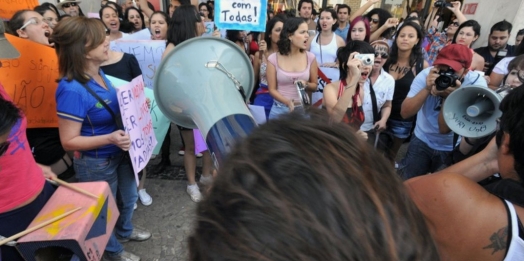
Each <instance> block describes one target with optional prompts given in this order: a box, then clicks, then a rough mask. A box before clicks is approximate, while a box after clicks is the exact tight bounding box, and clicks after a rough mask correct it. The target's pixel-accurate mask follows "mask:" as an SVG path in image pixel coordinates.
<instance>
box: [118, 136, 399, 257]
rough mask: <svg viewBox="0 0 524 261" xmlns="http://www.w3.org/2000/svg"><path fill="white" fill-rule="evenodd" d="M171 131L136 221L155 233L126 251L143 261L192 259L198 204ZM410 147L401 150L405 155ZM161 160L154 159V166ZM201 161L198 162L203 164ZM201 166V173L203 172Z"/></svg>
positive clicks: (151, 176) (140, 225) (179, 144)
mask: <svg viewBox="0 0 524 261" xmlns="http://www.w3.org/2000/svg"><path fill="white" fill-rule="evenodd" d="M172 129H173V131H172V133H171V142H172V144H171V149H172V151H171V164H172V166H171V167H169V168H167V169H166V170H165V171H164V172H163V173H160V174H156V175H155V174H153V173H152V171H149V173H148V180H147V183H146V189H147V192H148V193H149V194H150V195H151V196H152V197H153V204H152V205H151V206H148V207H146V206H143V205H142V204H140V203H138V209H137V210H136V211H135V215H134V217H133V222H134V224H135V226H137V227H139V228H144V229H147V230H149V231H151V232H152V233H153V237H152V238H151V239H149V240H148V241H145V242H141V243H137V242H129V243H124V246H125V247H126V250H128V251H130V252H132V253H135V254H137V255H139V256H141V257H142V260H143V261H183V260H187V259H188V244H187V237H188V235H189V234H190V233H191V228H192V225H193V220H194V211H195V208H196V204H195V203H193V202H192V201H191V199H190V198H189V196H188V195H187V194H186V180H185V172H184V168H183V165H184V164H183V157H181V156H179V155H178V154H177V150H178V148H180V146H181V140H180V136H179V134H178V130H177V128H172ZM405 150H406V146H405V145H404V146H403V147H402V148H401V151H400V152H399V158H400V157H402V155H404V153H405ZM159 160H160V159H158V158H157V159H154V160H152V161H151V162H150V166H154V165H155V164H157V163H158V162H159ZM201 164H202V162H201V160H198V162H197V165H198V166H201ZM200 170H201V169H200V167H198V168H197V175H198V173H199V172H200Z"/></svg>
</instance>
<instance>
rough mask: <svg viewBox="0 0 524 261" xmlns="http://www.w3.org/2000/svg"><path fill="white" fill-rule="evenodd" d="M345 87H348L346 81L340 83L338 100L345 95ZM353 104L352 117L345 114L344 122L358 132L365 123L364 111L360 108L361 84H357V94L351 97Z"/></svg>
mask: <svg viewBox="0 0 524 261" xmlns="http://www.w3.org/2000/svg"><path fill="white" fill-rule="evenodd" d="M344 86H346V80H342V81H340V85H339V87H338V98H340V97H341V96H342V94H343V93H344ZM351 100H352V102H353V104H352V105H351V115H348V114H347V113H344V118H342V121H343V122H344V123H346V124H349V125H350V126H353V127H354V128H356V129H357V130H358V129H360V125H362V123H363V122H364V110H363V109H362V107H359V106H358V100H360V84H357V89H356V90H355V94H353V96H352V97H351Z"/></svg>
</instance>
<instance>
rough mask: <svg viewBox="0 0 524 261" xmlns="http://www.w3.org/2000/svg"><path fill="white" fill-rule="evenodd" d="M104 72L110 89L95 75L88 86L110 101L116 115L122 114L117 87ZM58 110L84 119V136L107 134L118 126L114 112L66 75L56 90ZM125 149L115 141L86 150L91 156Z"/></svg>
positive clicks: (64, 116) (69, 117)
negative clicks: (104, 86)
mask: <svg viewBox="0 0 524 261" xmlns="http://www.w3.org/2000/svg"><path fill="white" fill-rule="evenodd" d="M100 75H101V76H102V79H104V82H105V83H106V86H107V88H108V89H109V90H106V89H104V88H103V87H102V86H100V85H99V84H98V83H97V82H96V81H95V80H93V79H91V80H89V82H88V83H87V86H88V87H89V88H91V89H92V90H93V91H94V92H95V93H96V94H98V96H100V98H102V99H103V100H104V101H105V102H106V103H107V105H109V107H110V108H111V109H112V110H113V113H114V114H115V116H116V117H118V118H120V117H119V115H120V107H119V106H118V99H117V95H116V89H115V87H114V86H113V84H112V83H111V82H110V81H109V80H108V79H107V78H106V76H105V74H104V73H103V72H102V70H100ZM56 110H57V114H58V117H60V118H62V119H66V120H71V121H76V122H80V123H82V128H81V129H80V135H81V136H98V135H105V134H109V133H112V132H114V131H115V130H117V126H116V123H115V120H113V117H112V116H111V113H109V112H108V111H107V110H106V108H105V107H104V106H103V105H102V104H100V102H99V101H98V100H97V99H96V98H95V97H94V96H93V95H91V94H90V93H89V92H88V91H87V90H86V89H85V88H84V86H82V84H81V83H80V82H78V81H76V80H72V81H70V82H68V81H67V80H66V79H65V78H64V79H62V80H60V82H59V83H58V89H57V90H56ZM121 151H122V150H121V149H120V148H119V147H117V146H115V145H112V144H111V145H105V146H102V147H100V148H97V149H94V150H88V151H82V153H83V154H85V155H87V156H90V157H102V158H103V157H109V156H111V155H114V154H116V153H118V152H121Z"/></svg>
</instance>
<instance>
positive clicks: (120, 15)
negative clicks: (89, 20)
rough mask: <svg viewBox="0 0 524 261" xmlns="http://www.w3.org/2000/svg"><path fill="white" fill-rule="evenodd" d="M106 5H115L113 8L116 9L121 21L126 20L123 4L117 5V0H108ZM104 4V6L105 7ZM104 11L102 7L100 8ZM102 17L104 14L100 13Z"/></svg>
mask: <svg viewBox="0 0 524 261" xmlns="http://www.w3.org/2000/svg"><path fill="white" fill-rule="evenodd" d="M105 5H108V6H111V7H113V9H115V10H116V15H117V16H118V18H119V19H120V21H123V20H124V10H123V9H122V6H120V5H117V4H116V3H115V2H111V1H108V2H107V3H106V4H105ZM103 7H104V6H102V8H103ZM100 11H102V9H100ZM100 18H102V15H101V14H100Z"/></svg>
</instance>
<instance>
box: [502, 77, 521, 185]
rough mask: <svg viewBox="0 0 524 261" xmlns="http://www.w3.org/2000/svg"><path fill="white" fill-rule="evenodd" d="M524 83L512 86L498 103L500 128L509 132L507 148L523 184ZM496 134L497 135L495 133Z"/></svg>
mask: <svg viewBox="0 0 524 261" xmlns="http://www.w3.org/2000/svg"><path fill="white" fill-rule="evenodd" d="M523 100H524V85H521V86H520V87H517V88H513V90H512V91H511V92H510V93H509V94H508V95H506V97H504V99H503V100H502V102H501V103H500V106H499V109H500V110H501V111H502V116H501V117H500V130H501V131H503V132H505V133H507V134H509V136H510V142H509V150H510V152H511V153H512V154H513V157H514V158H515V161H514V166H513V167H514V169H515V171H516V172H517V174H518V175H519V178H520V184H522V185H523V186H524V164H523V162H524V131H523V130H524V121H523V120H522V119H523V118H524V105H523V103H522V101H523ZM497 136H498V135H497Z"/></svg>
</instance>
